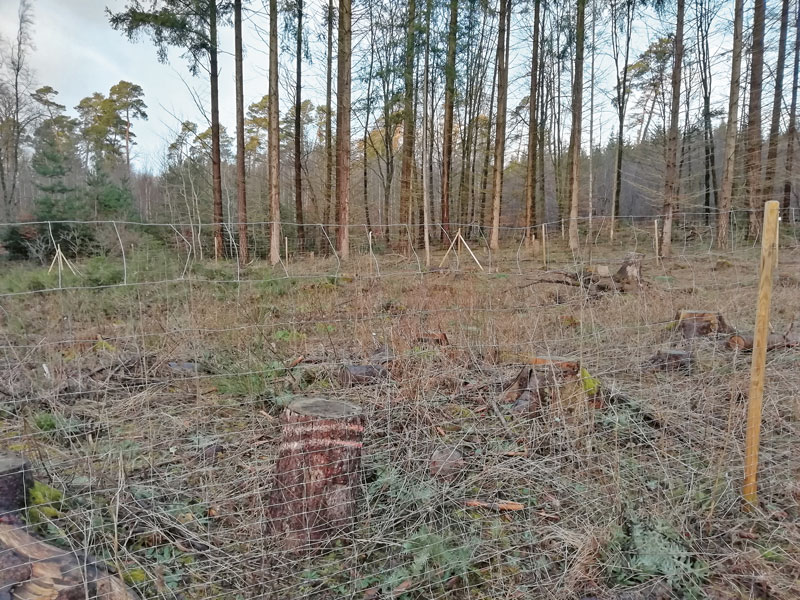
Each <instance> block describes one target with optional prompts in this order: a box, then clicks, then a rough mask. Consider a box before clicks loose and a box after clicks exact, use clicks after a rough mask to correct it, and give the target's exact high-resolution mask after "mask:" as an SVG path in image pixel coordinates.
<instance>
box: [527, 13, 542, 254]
mask: <svg viewBox="0 0 800 600" xmlns="http://www.w3.org/2000/svg"><path fill="white" fill-rule="evenodd" d="M541 5H542V0H536V3H535V8H534V11H533V50H532V51H531V92H530V97H529V102H530V107H529V112H528V169H527V173H526V174H525V245H526V246H530V243H531V237H532V236H531V234H532V233H533V232H532V231H531V227H534V226H535V225H536V147H537V135H538V134H539V123H538V121H537V119H536V114H537V102H536V99H537V97H538V89H537V88H538V83H539V15H540V12H541Z"/></svg>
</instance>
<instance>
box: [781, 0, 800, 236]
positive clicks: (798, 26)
mask: <svg viewBox="0 0 800 600" xmlns="http://www.w3.org/2000/svg"><path fill="white" fill-rule="evenodd" d="M799 70H800V4H798V5H797V18H796V21H795V40H794V75H793V76H792V106H791V108H790V109H789V128H788V129H787V131H786V137H787V142H786V180H785V181H784V183H783V203H782V206H781V208H782V212H783V218H784V219H785V220H786V221H787V222H788V221H789V220H790V219H791V217H792V214H791V207H792V177H793V176H794V151H795V150H794V147H795V138H796V137H797V85H798V74H800V72H799Z"/></svg>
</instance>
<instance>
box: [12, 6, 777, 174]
mask: <svg viewBox="0 0 800 600" xmlns="http://www.w3.org/2000/svg"><path fill="white" fill-rule="evenodd" d="M30 1H31V3H32V6H33V19H34V31H33V38H34V50H33V54H32V57H31V66H32V68H33V71H34V75H35V78H36V81H37V83H38V84H39V85H50V86H52V87H53V88H55V89H56V90H58V92H59V96H58V100H59V102H60V103H61V104H64V105H66V106H67V107H68V109H71V108H72V107H74V106H75V105H76V104H78V102H79V101H80V100H81V99H82V98H84V97H86V96H89V95H91V94H92V93H93V92H95V91H99V92H103V93H106V94H107V93H108V90H109V88H110V87H111V86H112V85H114V84H115V83H117V82H119V81H120V80H127V81H131V82H133V83H136V84H138V85H140V86H141V87H142V88H143V90H144V94H145V102H146V103H147V105H148V110H147V112H148V114H149V120H148V121H143V122H136V123H134V126H133V130H134V132H135V134H136V136H137V145H136V146H135V148H134V157H133V158H134V164H135V166H136V167H137V168H138V169H140V170H148V171H152V172H157V171H159V170H160V168H161V164H162V160H163V157H164V155H165V150H166V147H167V146H168V145H169V143H170V142H171V141H172V140H173V139H174V137H175V135H176V133H177V131H178V130H179V129H180V123H181V122H182V121H184V120H192V121H195V122H197V123H198V124H200V126H201V127H203V126H204V125H206V124H207V120H206V117H205V116H204V114H203V112H202V111H201V110H199V109H198V108H197V102H196V100H199V102H200V103H201V104H202V105H206V106H207V105H208V82H207V76H206V75H205V73H203V72H202V71H201V73H200V75H199V76H198V77H193V76H192V75H191V74H190V73H189V69H188V67H187V61H186V60H185V59H183V58H182V57H181V56H180V51H179V50H177V49H174V50H172V51H171V52H170V57H169V62H168V63H167V64H161V63H159V61H158V59H157V56H156V49H155V47H154V46H153V45H152V43H151V42H150V40H149V39H148V38H147V37H146V36H142V37H141V39H140V40H139V41H138V42H131V41H129V40H128V39H127V38H126V37H125V36H124V35H123V34H122V33H120V32H118V31H115V30H113V29H112V28H111V27H110V25H109V24H108V17H107V15H106V7H108V9H110V10H111V11H120V10H122V9H123V8H124V6H125V0H30ZM602 1H603V0H599V2H602ZM729 4H730V6H726V5H723V8H722V10H721V11H720V15H719V24H720V28H721V29H724V28H725V23H726V22H729V20H730V17H731V13H732V4H733V3H732V2H730V3H729ZM17 7H18V0H0V36H2V37H3V38H4V41H3V43H8V42H7V40H9V39H10V38H11V37H13V36H14V34H15V31H16V26H17ZM249 8H250V10H249V11H248V12H247V13H246V15H245V20H244V46H245V60H244V74H245V81H244V89H245V106H247V105H248V104H250V103H251V102H254V101H257V100H258V99H260V98H261V97H262V96H263V95H264V94H266V92H267V83H268V80H267V69H266V67H267V63H268V57H267V43H266V41H265V39H263V38H264V32H263V31H261V30H260V28H263V27H266V26H267V18H266V11H265V10H264V8H263V5H262V0H252V1H251V2H250V3H249ZM307 10H308V11H309V15H308V17H307V22H308V23H310V25H311V29H310V30H309V32H308V34H309V38H310V40H311V54H312V58H313V60H312V62H311V64H306V65H305V66H304V81H303V96H304V99H310V100H311V101H312V102H314V103H315V104H319V103H321V102H323V100H324V94H325V79H324V68H325V61H324V37H323V35H322V34H323V32H321V31H318V29H319V28H321V27H322V26H323V25H322V23H323V20H322V10H323V7H322V2H321V1H320V0H311V1H310V2H308V6H307ZM515 19H516V20H515V21H514V23H513V24H512V28H513V29H512V31H513V32H514V35H513V39H512V49H513V51H512V56H511V76H510V90H509V101H508V106H509V110H512V109H513V108H514V107H515V106H517V103H518V102H519V100H521V99H522V98H524V97H526V95H527V86H528V81H529V77H528V73H529V70H528V69H529V68H530V67H529V61H530V16H529V15H526V14H523V13H520V14H519V15H517V16H516V17H515ZM355 24H356V21H355V19H354V25H355ZM281 25H282V22H281ZM664 28H668V26H665V25H663V24H660V23H654V22H653V21H652V19H650V20H649V21H648V20H640V21H639V22H638V23H637V27H636V33H635V36H634V37H635V39H634V43H633V46H634V48H633V49H632V52H631V57H632V60H635V57H636V56H637V54H638V53H639V52H640V51H641V50H642V49H644V48H645V47H646V46H647V43H648V41H649V40H650V39H653V38H655V37H656V36H657V35H658V34H659V30H660V29H664ZM356 29H357V27H356V28H354V36H355V37H354V44H357V43H358V31H356ZM607 29H608V28H607V25H606V24H605V23H603V22H600V23H598V36H602V35H607V34H608V31H607ZM588 41H589V34H588V32H587V42H588ZM768 41H769V40H768ZM362 43H363V40H362ZM728 44H729V40H728V39H727V36H725V35H719V36H715V39H714V44H713V46H714V48H712V52H714V54H715V55H717V56H716V57H715V65H716V66H715V70H717V71H718V72H717V74H716V75H715V81H714V87H715V89H716V90H719V91H718V92H715V94H714V96H715V101H716V102H717V103H718V105H719V107H723V105H725V106H727V104H726V97H727V85H728V84H727V80H726V77H727V70H728V69H729V66H728V65H729V57H728V56H726V55H725V50H726V46H727V45H728ZM220 48H221V49H222V52H221V55H220V117H221V121H222V124H223V125H224V126H226V127H227V129H228V132H229V133H230V134H231V135H233V132H234V123H235V104H234V98H235V93H234V80H233V72H234V68H233V57H232V55H231V53H230V50H231V49H232V48H233V28H232V27H230V26H223V27H221V29H220ZM281 55H282V56H281V63H282V67H281V69H282V72H281V76H280V80H281V90H280V95H281V114H283V113H284V111H285V110H286V108H287V105H288V101H287V98H290V97H291V96H292V95H293V91H291V90H290V86H292V85H293V62H294V57H293V56H292V54H291V53H288V52H283V51H282V52H281ZM366 56H368V52H366V51H365V50H364V51H362V50H358V49H354V57H353V58H354V64H353V69H354V72H356V75H355V76H354V90H353V94H354V101H356V99H357V98H358V95H359V93H360V91H359V81H358V78H357V71H358V69H359V68H360V64H359V61H360V60H362V59H364V57H366ZM612 64H613V63H611V62H610V57H609V56H608V54H603V52H599V53H598V57H597V78H598V80H597V84H596V86H595V87H596V89H597V90H598V93H597V94H596V95H595V103H596V104H597V111H596V113H597V114H596V117H595V127H596V132H595V140H596V141H598V140H601V139H602V138H607V137H608V136H609V135H610V134H611V133H612V128H613V109H612V107H611V104H610V101H609V100H610V95H609V91H610V90H611V89H613V71H612V70H611V65H612ZM588 78H589V72H588V60H587V72H586V74H585V79H586V85H587V86H588V85H589V81H588ZM334 87H335V86H334ZM334 93H335V92H334ZM584 101H585V102H588V89H587V93H586V94H585V95H584ZM73 114H74V113H73ZM360 118H361V116H360V115H358V114H357V113H356V112H354V115H353V127H354V128H356V129H357V128H358V127H359V120H360ZM584 137H587V136H584Z"/></svg>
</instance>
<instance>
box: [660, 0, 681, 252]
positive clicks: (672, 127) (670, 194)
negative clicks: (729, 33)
mask: <svg viewBox="0 0 800 600" xmlns="http://www.w3.org/2000/svg"><path fill="white" fill-rule="evenodd" d="M685 4H686V0H678V18H677V24H676V26H675V53H674V56H673V64H672V104H671V106H670V121H669V136H668V138H667V172H666V176H665V177H664V229H663V230H662V232H661V245H660V251H661V256H662V257H665V258H666V257H669V256H670V255H671V254H672V213H673V211H674V210H675V204H676V201H677V196H678V193H677V192H678V185H677V184H678V182H677V168H676V167H677V162H678V120H679V118H680V103H681V68H682V66H683V21H684V12H685Z"/></svg>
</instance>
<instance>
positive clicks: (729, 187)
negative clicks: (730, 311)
mask: <svg viewBox="0 0 800 600" xmlns="http://www.w3.org/2000/svg"><path fill="white" fill-rule="evenodd" d="M733 10H734V18H733V57H732V62H731V87H730V94H729V96H728V124H727V127H726V130H725V166H724V171H723V173H722V193H721V194H720V198H719V210H718V211H717V212H718V214H717V247H718V248H727V247H728V244H729V237H730V223H731V212H730V211H731V200H732V197H733V179H734V177H735V174H734V172H735V168H736V138H737V137H738V133H739V93H740V91H741V73H742V29H743V25H742V23H743V21H744V0H736V3H735V5H734V9H733Z"/></svg>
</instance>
